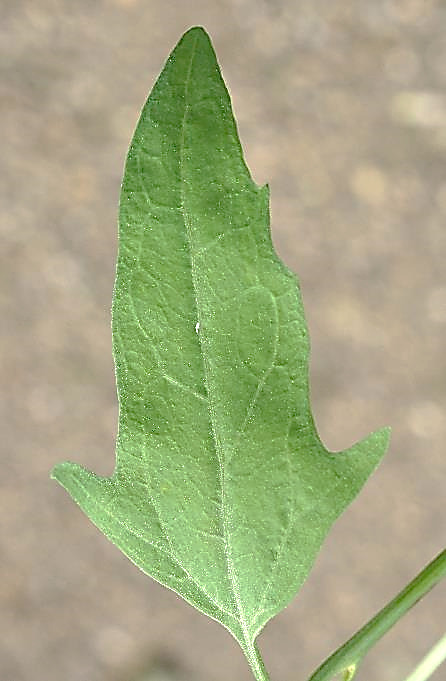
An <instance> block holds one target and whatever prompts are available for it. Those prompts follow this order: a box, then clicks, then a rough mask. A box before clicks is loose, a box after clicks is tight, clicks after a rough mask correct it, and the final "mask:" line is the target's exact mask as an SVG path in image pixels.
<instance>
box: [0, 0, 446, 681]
mask: <svg viewBox="0 0 446 681" xmlns="http://www.w3.org/2000/svg"><path fill="white" fill-rule="evenodd" d="M194 24H201V25H204V26H205V28H206V29H207V30H208V31H209V33H210V35H211V37H212V39H213V42H214V46H215V48H216V51H217V55H218V58H219V61H220V63H221V65H222V69H223V74H224V76H225V79H226V82H227V84H228V87H229V90H230V92H231V95H232V98H233V104H234V109H235V113H236V116H237V119H238V123H239V129H240V134H241V138H242V143H243V146H244V149H245V152H246V158H247V161H248V165H249V166H250V168H251V170H252V173H253V176H254V178H255V179H256V181H257V182H258V183H264V182H266V181H268V182H269V183H270V186H271V197H272V205H271V211H272V230H273V238H274V241H275V244H276V246H277V249H278V251H279V253H280V254H281V256H282V257H283V259H284V260H285V261H286V263H287V264H288V265H289V266H290V267H291V268H292V269H293V270H294V271H296V272H297V273H298V274H299V276H300V279H301V284H302V290H303V296H304V303H305V307H306V313H307V318H308V324H309V327H310V334H311V339H312V362H311V387H312V402H313V408H314V412H315V416H316V421H317V424H318V428H319V431H320V434H321V436H322V439H323V440H324V442H325V444H326V445H327V446H328V447H329V448H330V449H340V448H344V447H347V446H349V445H350V444H352V443H353V442H354V441H356V440H357V439H359V438H360V437H362V436H364V435H366V434H367V433H368V432H370V431H371V430H373V429H375V428H378V427H380V426H383V425H387V424H390V425H391V426H392V427H393V437H392V444H391V449H390V452H389V454H388V456H387V458H386V460H385V461H384V463H383V464H382V466H381V468H380V469H379V470H378V471H377V473H376V474H375V475H374V476H373V478H372V479H371V480H370V481H369V483H368V484H367V486H366V487H365V489H364V491H363V493H362V494H361V495H360V497H359V498H358V499H357V500H356V501H355V502H354V503H353V505H352V506H351V507H350V509H349V510H348V511H347V512H346V513H345V514H344V515H343V516H342V518H341V519H340V520H339V521H338V523H337V524H336V526H335V529H334V531H333V532H332V534H331V536H330V538H329V539H328V541H327V542H326V544H325V546H324V548H323V550H322V552H321V554H320V556H319V558H318V560H317V563H316V566H315V569H314V571H313V573H312V575H311V577H310V579H309V581H308V582H307V584H306V585H305V586H304V588H303V590H302V592H301V594H300V597H299V598H298V599H296V600H295V601H293V602H292V604H291V605H290V606H289V607H288V608H287V609H286V610H285V611H284V612H283V613H281V614H280V615H279V616H277V617H276V618H275V619H274V620H273V621H272V622H270V624H269V625H268V626H267V628H266V630H265V632H264V633H263V634H262V636H261V638H260V646H261V648H262V651H263V653H264V656H265V660H266V664H267V667H268V669H269V671H270V673H271V677H272V680H273V681H304V680H305V679H306V678H307V677H308V675H309V674H310V672H311V671H312V670H313V668H314V667H316V666H317V665H318V664H319V663H320V661H321V660H322V659H323V657H325V656H326V655H327V654H328V653H329V652H330V651H331V650H332V649H333V648H334V647H336V646H338V645H339V644H341V643H342V642H343V641H344V640H345V639H346V638H347V637H348V636H350V635H351V633H353V631H354V630H355V629H356V628H357V627H359V626H360V625H361V624H362V623H363V622H364V621H365V620H366V619H368V618H369V617H370V616H371V615H372V614H374V612H375V611H376V610H377V609H379V608H380V607H382V605H384V603H385V602H386V601H387V600H388V599H389V598H390V597H392V596H393V595H394V594H395V593H396V592H397V590H399V589H400V588H401V587H402V586H403V585H405V584H406V582H407V581H408V580H409V579H410V578H411V577H412V576H413V575H415V573H416V572H418V571H419V570H420V569H421V568H422V567H423V566H424V565H425V564H426V563H427V562H428V561H429V560H430V559H431V558H432V557H433V556H434V555H436V554H437V553H438V552H439V551H440V550H441V549H442V548H443V546H444V543H445V535H446V532H445V530H446V519H445V478H446V461H445V450H444V441H445V437H446V420H445V398H446V353H445V338H446V278H445V263H446V260H445V258H446V229H445V222H446V174H445V168H446V91H445V86H446V66H445V65H446V5H445V3H444V2H442V1H441V0H438V1H437V2H436V1H435V0H356V1H354V0H298V1H296V0H269V1H267V0H255V1H254V0H219V2H209V0H181V2H180V1H172V2H166V1H165V0H76V2H69V1H68V0H1V4H0V53H1V57H0V71H1V82H0V98H1V109H0V130H1V139H2V144H1V158H0V164H1V185H0V212H1V219H0V240H1V260H2V262H1V266H0V278H1V288H0V305H1V312H0V315H1V331H0V333H1V339H0V346H1V349H0V361H1V376H2V386H1V396H2V405H1V415H0V419H1V425H0V427H1V444H0V447H1V471H2V473H1V478H0V486H1V489H0V511H1V512H0V528H1V535H0V541H1V545H0V618H1V620H0V679H1V681H61V680H63V681H172V680H173V681H227V680H228V679H234V680H237V681H249V679H250V678H251V676H250V672H249V670H248V668H247V666H246V664H245V662H244V659H243V657H242V655H241V653H240V651H239V650H238V648H237V646H236V644H235V643H234V642H233V640H232V639H231V637H230V636H229V634H228V633H227V632H226V631H225V630H224V629H223V628H222V627H220V626H219V625H217V624H216V623H214V622H212V621H211V620H208V619H207V618H205V617H204V616H202V615H200V614H199V613H198V612H195V611H194V610H193V609H192V608H191V607H190V606H189V605H187V604H186V603H184V602H183V601H181V600H180V599H179V598H177V596H176V595H175V594H174V593H172V592H170V591H168V590H167V589H165V588H163V587H161V586H159V585H158V584H156V583H155V582H153V581H151V580H150V579H148V578H147V577H146V576H144V575H143V574H142V573H140V572H139V571H138V570H137V569H136V568H135V567H134V566H133V565H131V564H130V563H129V561H128V560H127V559H126V558H125V557H124V556H123V555H121V554H120V552H119V551H118V550H117V549H116V548H115V547H114V546H112V545H111V544H110V543H108V542H107V540H106V539H105V538H104V537H103V536H102V535H101V534H100V533H99V531H98V530H96V529H95V528H94V527H93V526H92V525H91V524H90V522H89V521H88V520H87V519H86V517H84V516H83V514H82V513H81V511H80V510H79V509H78V508H77V507H76V506H75V505H74V504H73V503H72V501H71V500H70V499H69V497H68V495H67V494H66V493H65V492H64V491H63V490H62V488H60V487H59V486H58V485H57V484H56V483H55V482H52V481H50V480H49V470H50V468H51V467H52V466H53V464H54V463H56V462H57V461H61V460H64V459H71V460H75V461H78V462H80V463H83V464H85V465H88V466H89V467H90V468H92V469H93V470H95V471H96V472H98V473H100V474H110V473H111V472H112V469H113V463H114V438H115V432H116V423H117V404H116V395H115V385H114V373H113V363H112V356H111V336H110V304H111V294H112V287H113V279H114V268H115V255H116V245H117V243H116V240H117V225H116V216H117V203H118V196H119V187H120V181H121V174H122V168H123V163H124V158H125V154H126V150H127V146H128V144H129V141H130V138H131V135H132V131H133V128H134V126H135V124H136V121H137V118H138V114H139V110H140V109H141V107H142V105H143V103H144V100H145V98H146V96H147V93H148V92H149V89H150V88H151V86H152V85H153V82H154V79H155V78H156V77H157V76H158V74H159V71H160V69H161V68H162V65H163V63H164V61H165V59H166V58H167V56H168V54H169V52H170V50H171V48H172V47H173V46H174V44H175V43H176V42H177V40H178V39H179V38H180V36H181V34H182V33H183V32H184V31H185V30H186V29H187V28H189V27H190V26H192V25H194ZM445 587H446V585H441V586H440V587H438V588H437V589H436V591H435V592H433V593H432V594H430V595H429V596H428V597H427V598H426V599H425V601H423V603H421V604H420V605H418V606H417V608H416V609H415V610H414V611H412V612H411V613H410V614H409V615H407V616H406V618H405V619H404V620H403V621H402V622H401V623H400V624H399V625H398V626H397V627H396V629H395V630H394V631H393V632H392V633H390V634H388V635H387V637H386V638H385V639H384V640H383V641H382V642H381V644H380V645H379V646H378V647H377V648H375V649H374V650H373V652H372V653H371V654H370V655H369V657H368V658H367V660H366V662H365V663H364V665H363V668H362V670H361V671H360V674H359V677H358V678H359V679H364V681H383V680H385V681H401V680H402V679H403V678H404V677H405V675H406V674H408V673H409V671H410V670H411V668H412V667H413V666H414V665H415V663H416V662H417V661H418V660H419V659H420V657H421V656H422V655H423V654H424V653H425V652H426V651H427V649H428V648H429V646H430V645H431V644H433V643H434V641H435V640H436V639H437V638H439V636H440V635H441V634H442V633H443V630H444V625H445V614H444V613H445V611H446V588H445ZM444 674H445V671H444V670H439V671H438V672H437V674H436V675H435V676H434V677H432V678H433V679H434V680H440V679H444V678H445V677H444Z"/></svg>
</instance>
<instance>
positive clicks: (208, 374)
mask: <svg viewBox="0 0 446 681" xmlns="http://www.w3.org/2000/svg"><path fill="white" fill-rule="evenodd" d="M197 41H198V37H196V38H195V42H194V44H193V46H192V50H191V57H190V62H189V67H188V71H187V75H186V81H185V86H184V102H185V104H184V115H183V119H182V122H181V136H180V205H181V213H182V216H183V220H184V226H185V231H186V238H187V242H188V246H189V256H190V264H191V275H192V285H193V289H194V294H195V305H196V309H197V314H198V321H199V322H200V325H201V321H202V315H201V312H202V310H201V305H200V302H201V290H200V284H199V278H198V277H197V267H196V262H195V252H196V249H195V244H194V241H193V232H192V229H191V225H190V221H189V215H188V212H187V209H186V206H185V191H184V187H185V181H184V174H183V168H184V165H185V155H184V147H185V144H184V143H185V130H186V123H187V117H188V114H189V110H190V106H189V103H188V96H189V85H190V80H191V74H192V66H193V61H194V57H195V52H196V46H197ZM198 341H199V344H200V350H201V356H202V360H203V371H204V376H205V383H206V389H207V395H208V404H209V417H210V422H211V427H212V435H213V440H214V443H215V449H216V453H217V458H218V462H219V473H220V488H221V524H222V530H223V541H224V547H225V558H226V564H227V571H228V576H229V581H230V585H231V590H232V593H233V596H234V600H235V604H236V608H237V613H236V616H237V617H238V620H239V623H240V626H241V629H242V633H243V641H240V643H241V645H242V647H244V648H245V647H247V648H250V647H251V646H252V642H251V637H250V634H249V629H248V625H247V622H246V619H245V616H244V612H243V607H242V602H241V598H240V590H239V584H238V580H237V575H236V573H235V569H234V563H233V560H232V555H231V541H230V531H229V525H228V512H227V501H226V484H227V483H226V466H225V450H224V445H223V443H222V440H221V438H220V435H219V428H218V416H217V410H216V408H215V403H214V395H215V392H216V390H215V386H214V385H213V381H212V370H211V367H210V363H209V360H208V357H207V354H206V352H205V348H204V347H203V342H205V341H204V339H203V336H202V334H201V333H199V334H198ZM233 633H235V632H233Z"/></svg>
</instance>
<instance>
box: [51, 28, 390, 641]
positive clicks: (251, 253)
mask: <svg viewBox="0 0 446 681" xmlns="http://www.w3.org/2000/svg"><path fill="white" fill-rule="evenodd" d="M112 320H113V345H114V357H115V364H116V376H117V387H118V397H119V403H120V416H119V432H118V438H117V454H116V456H117V460H116V469H115V472H114V474H113V476H112V478H110V479H107V480H104V482H102V481H100V480H99V479H97V477H96V476H94V475H93V474H90V475H91V476H92V477H91V478H89V477H88V474H87V473H86V472H85V469H80V468H79V467H75V468H69V466H68V464H62V465H61V467H59V468H57V469H56V471H55V472H54V477H56V478H57V479H58V480H59V481H60V482H61V483H62V484H63V485H64V486H65V487H66V489H67V490H68V491H69V493H70V494H72V496H73V498H74V499H75V501H77V503H79V505H80V506H81V507H82V508H83V509H84V510H85V512H86V513H87V515H89V517H90V518H91V519H92V520H93V522H95V523H96V524H97V525H98V527H99V528H100V529H101V530H102V531H103V532H104V533H105V534H106V535H107V536H109V538H110V539H111V540H112V541H114V543H116V544H117V545H118V546H119V547H120V548H121V550H123V552H124V553H126V555H128V556H129V557H130V559H131V560H133V562H135V563H136V564H137V565H139V567H141V569H143V570H144V571H145V572H147V574H150V575H152V576H154V578H155V579H158V581H161V582H162V583H163V584H165V585H166V586H168V587H170V588H172V589H174V590H175V591H177V592H178V593H179V594H180V595H182V596H183V597H184V598H186V600H188V601H189V602H190V603H192V604H193V605H195V606H196V607H197V608H198V609H200V610H202V611H203V612H205V613H206V614H208V615H210V616H211V617H213V618H214V619H217V620H218V621H220V622H221V623H222V624H223V625H224V626H225V627H227V628H228V629H229V630H230V631H231V633H232V634H233V635H234V636H235V637H236V638H237V639H238V641H239V642H240V644H241V645H242V647H243V646H244V647H245V648H246V646H247V645H248V644H249V645H251V644H252V643H253V641H254V639H255V637H256V636H257V634H258V632H259V631H260V630H261V628H262V627H263V626H264V624H265V623H266V622H267V621H268V620H269V619H270V618H271V617H272V616H273V615H274V614H276V613H277V612H278V611H279V610H280V609H282V607H284V606H285V605H286V604H287V603H288V602H289V600H290V599H291V598H292V597H293V595H294V594H295V593H296V591H297V589H298V588H299V587H300V585H301V584H302V582H303V581H304V579H305V577H306V575H307V573H308V571H309V569H310V568H311V565H312V563H313V561H314V558H315V556H316V554H317V552H318V551H319V548H320V545H321V543H322V541H323V539H324V537H325V535H326V533H327V532H328V530H329V528H330V526H331V524H332V523H333V521H334V520H335V518H336V517H337V516H338V515H339V514H340V513H341V512H342V510H343V509H344V508H345V506H346V505H347V504H348V503H350V501H351V500H352V498H353V497H354V496H355V495H356V493H357V492H358V491H359V489H360V487H361V486H362V484H364V482H365V480H366V478H367V477H368V475H369V474H370V473H371V472H372V470H373V469H374V468H375V467H376V465H377V463H378V462H379V460H380V458H381V457H382V455H383V453H384V451H385V448H386V446H387V440H388V433H387V431H379V432H378V433H375V434H373V435H372V436H370V437H369V438H366V440H365V441H363V442H362V443H358V444H357V445H355V446H354V447H353V448H351V449H350V450H348V451H347V452H344V453H342V454H337V455H333V454H332V453H330V452H327V450H326V449H325V448H324V446H323V445H322V443H321V442H320V439H319V437H318V435H317V432H316V430H315V427H314V423H313V418H312V415H311V410H310V405H309V391H308V354H309V344H308V337H307V329H306V324H305V319H304V312H303V307H302V302H301V297H300V291H299V285H298V282H297V278H296V277H295V275H294V274H293V273H291V272H290V271H289V270H288V269H287V268H286V267H285V265H284V264H283V263H282V262H281V260H280V259H279V258H278V256H277V254H276V252H275V251H274V248H273V246H272V242H271V236H270V231H269V208H268V189H267V187H258V186H257V185H256V184H255V183H254V182H253V180H252V178H251V176H250V173H249V170H248V169H247V167H246V164H245V162H244V159H243V154H242V150H241V146H240V141H239V138H238V133H237V129H236V125H235V121H234V118H233V114H232V108H231V103H230V99H229V95H228V92H227V90H226V87H225V84H224V82H223V79H222V77H221V74H220V70H219V67H218V64H217V61H216V57H215V54H214V51H213V48H212V46H211V43H210V41H209V38H208V36H207V35H206V33H205V32H204V31H203V29H200V28H194V29H191V30H190V31H188V32H187V33H186V34H185V35H184V36H183V38H182V39H181V40H180V42H179V43H178V45H177V47H176V48H175V50H174V51H173V53H172V55H171V56H170V57H169V60H168V62H167V64H166V66H165V68H164V70H163V72H162V74H161V76H160V78H159V79H158V81H157V83H156V85H155V87H154V89H153V91H152V93H151V95H150V97H149V99H148V101H147V103H146V105H145V107H144V109H143V112H142V114H141V118H140V121H139V123H138V126H137V129H136V131H135V135H134V138H133V141H132V144H131V146H130V149H129V154H128V157H127V162H126V169H125V173H124V180H123V186H122V193H121V202H120V246H119V255H118V266H117V277H116V284H115V292H114V301H113V315H112ZM82 485H83V486H84V492H83V493H82V492H80V491H79V490H81V488H82ZM85 488H86V489H90V488H91V498H90V496H89V495H88V494H86V493H85ZM105 490H106V491H105ZM107 495H108V496H107ZM144 547H145V548H144ZM145 551H146V554H147V555H146V554H145ZM163 552H164V553H163ZM160 553H161V554H163V558H160V555H159V554H160Z"/></svg>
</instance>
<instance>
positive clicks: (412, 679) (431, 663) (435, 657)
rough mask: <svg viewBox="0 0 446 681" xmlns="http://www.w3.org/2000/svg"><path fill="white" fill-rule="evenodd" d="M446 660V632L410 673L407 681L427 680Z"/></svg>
mask: <svg viewBox="0 0 446 681" xmlns="http://www.w3.org/2000/svg"><path fill="white" fill-rule="evenodd" d="M445 660H446V634H444V636H442V637H441V639H440V640H439V641H437V643H436V644H435V645H434V647H433V648H431V650H430V651H429V652H428V654H427V655H426V656H425V657H423V659H422V660H421V662H420V664H419V665H418V666H417V667H415V669H414V670H413V672H412V674H409V676H408V677H407V679H406V681H426V679H428V678H429V677H430V676H431V675H432V674H433V673H434V671H435V670H436V669H438V667H439V666H440V665H441V663H442V662H444V661H445Z"/></svg>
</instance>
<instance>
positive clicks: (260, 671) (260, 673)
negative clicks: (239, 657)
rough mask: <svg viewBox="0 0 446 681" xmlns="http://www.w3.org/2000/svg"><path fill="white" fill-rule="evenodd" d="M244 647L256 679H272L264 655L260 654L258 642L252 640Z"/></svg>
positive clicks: (259, 680) (261, 680)
mask: <svg viewBox="0 0 446 681" xmlns="http://www.w3.org/2000/svg"><path fill="white" fill-rule="evenodd" d="M242 649H243V652H244V653H245V657H246V659H247V660H248V663H249V666H250V667H251V671H252V673H253V674H254V677H255V679H256V681H270V678H269V676H268V672H267V671H266V668H265V664H264V662H263V659H262V656H261V655H260V652H259V649H258V648H257V646H256V644H255V643H250V642H248V643H245V644H243V645H242Z"/></svg>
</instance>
